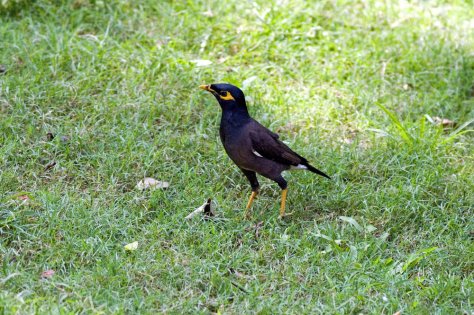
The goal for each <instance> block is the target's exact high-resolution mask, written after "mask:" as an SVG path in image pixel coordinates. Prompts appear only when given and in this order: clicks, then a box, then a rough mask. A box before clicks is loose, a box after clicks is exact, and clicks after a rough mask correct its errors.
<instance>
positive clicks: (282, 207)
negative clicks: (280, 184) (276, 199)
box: [280, 188, 289, 219]
mask: <svg viewBox="0 0 474 315" xmlns="http://www.w3.org/2000/svg"><path fill="white" fill-rule="evenodd" d="M287 193H288V188H285V189H283V190H282V191H281V205H280V219H281V218H283V217H284V216H285V206H286V194H287ZM287 215H289V214H287Z"/></svg>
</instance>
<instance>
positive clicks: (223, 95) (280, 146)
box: [199, 84, 330, 218]
mask: <svg viewBox="0 0 474 315" xmlns="http://www.w3.org/2000/svg"><path fill="white" fill-rule="evenodd" d="M199 87H200V88H201V89H203V90H206V91H209V92H211V93H212V94H213V95H214V96H215V97H216V99H217V101H218V102H219V105H220V106H221V108H222V117H221V125H220V129H219V134H220V137H221V141H222V144H223V145H224V149H225V151H226V152H227V154H228V155H229V157H230V158H231V159H232V161H234V163H235V164H237V166H238V167H239V168H240V170H241V171H242V173H244V175H245V176H246V177H247V179H248V180H249V182H250V186H252V194H251V195H250V199H249V201H248V203H247V208H246V215H248V211H249V209H250V207H251V206H252V202H253V200H254V199H255V197H256V196H257V194H258V189H259V187H260V185H259V183H258V180H257V175H256V173H258V174H260V175H262V176H264V177H266V178H269V179H271V180H273V181H275V182H276V183H277V184H278V185H279V186H280V188H281V189H282V191H281V205H280V218H282V217H284V216H285V204H286V194H287V192H288V185H287V182H286V180H285V179H284V178H283V177H282V176H281V173H282V172H283V171H286V170H297V169H302V170H308V171H311V172H313V173H316V174H318V175H321V176H324V177H326V178H329V179H330V177H329V176H328V175H326V174H324V173H323V172H321V171H320V170H318V169H316V168H314V167H313V166H311V165H310V164H309V163H308V161H307V160H306V159H305V158H304V157H302V156H301V155H299V154H298V153H296V152H294V151H293V150H291V149H290V148H289V147H288V146H287V145H286V144H284V143H283V142H281V141H280V140H279V137H278V135H277V134H276V133H273V132H271V131H270V130H268V129H267V128H265V127H264V126H262V125H261V124H260V123H258V122H257V121H256V120H254V119H253V118H252V117H250V115H249V112H248V110H247V104H246V103H245V96H244V93H243V92H242V91H241V90H240V89H239V88H238V87H236V86H233V85H231V84H211V85H201V86H199Z"/></svg>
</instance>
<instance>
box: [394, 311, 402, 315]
mask: <svg viewBox="0 0 474 315" xmlns="http://www.w3.org/2000/svg"><path fill="white" fill-rule="evenodd" d="M401 313H402V311H398V312H395V313H393V315H400V314H401Z"/></svg>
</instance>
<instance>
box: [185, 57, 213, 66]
mask: <svg viewBox="0 0 474 315" xmlns="http://www.w3.org/2000/svg"><path fill="white" fill-rule="evenodd" d="M190 61H191V62H192V63H194V64H195V65H196V67H207V66H209V65H211V64H212V61H210V60H202V59H194V60H190Z"/></svg>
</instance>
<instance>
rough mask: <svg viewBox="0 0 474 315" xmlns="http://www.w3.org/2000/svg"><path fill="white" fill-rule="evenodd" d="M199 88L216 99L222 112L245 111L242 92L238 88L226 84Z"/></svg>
mask: <svg viewBox="0 0 474 315" xmlns="http://www.w3.org/2000/svg"><path fill="white" fill-rule="evenodd" d="M199 87H200V88H201V89H203V90H206V91H208V92H211V93H212V94H213V95H214V96H215V97H216V99H217V101H218V102H219V105H220V106H221V108H222V110H232V111H238V110H245V111H247V104H246V103H245V95H244V92H242V90H240V89H239V88H238V87H236V86H234V85H232V84H226V83H218V84H210V85H200V86H199Z"/></svg>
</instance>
